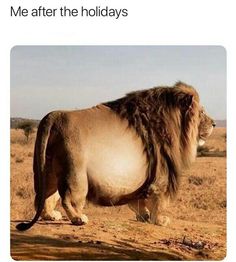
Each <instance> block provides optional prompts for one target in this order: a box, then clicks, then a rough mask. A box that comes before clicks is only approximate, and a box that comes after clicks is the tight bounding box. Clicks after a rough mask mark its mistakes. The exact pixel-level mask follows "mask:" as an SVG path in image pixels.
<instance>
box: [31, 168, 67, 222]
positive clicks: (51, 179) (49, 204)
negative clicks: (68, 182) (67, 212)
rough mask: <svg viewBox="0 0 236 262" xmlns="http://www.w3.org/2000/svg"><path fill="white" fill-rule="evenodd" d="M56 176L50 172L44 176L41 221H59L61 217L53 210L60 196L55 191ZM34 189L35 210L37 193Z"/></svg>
mask: <svg viewBox="0 0 236 262" xmlns="http://www.w3.org/2000/svg"><path fill="white" fill-rule="evenodd" d="M57 181H58V180H57V176H56V174H55V173H53V172H52V170H50V172H48V173H47V175H46V192H45V194H46V195H45V203H44V208H43V211H42V213H41V218H42V219H43V220H61V219H62V215H61V213H60V212H59V211H57V210H55V208H56V205H57V202H58V200H59V199H60V195H59V193H58V191H57ZM37 191H38V190H37V189H36V197H35V208H36V210H37V205H38V198H39V196H38V193H37Z"/></svg>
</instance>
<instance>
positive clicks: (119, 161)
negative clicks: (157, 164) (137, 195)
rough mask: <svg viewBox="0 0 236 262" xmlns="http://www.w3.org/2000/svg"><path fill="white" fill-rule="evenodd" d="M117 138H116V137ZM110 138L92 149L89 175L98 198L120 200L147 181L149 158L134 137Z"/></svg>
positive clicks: (101, 140) (88, 162) (88, 161)
mask: <svg viewBox="0 0 236 262" xmlns="http://www.w3.org/2000/svg"><path fill="white" fill-rule="evenodd" d="M113 135H114V134H113ZM113 135H110V136H108V137H107V136H106V138H104V139H99V140H97V141H96V142H95V141H94V143H93V144H91V145H90V147H89V152H88V155H87V172H88V179H89V184H90V186H92V187H94V188H96V189H97V190H96V191H97V192H96V194H97V197H104V196H105V197H111V198H118V197H121V196H123V195H127V194H130V193H132V192H134V191H136V190H137V189H138V188H140V187H141V186H142V184H143V183H144V182H145V180H146V170H147V163H146V155H145V153H144V152H143V147H142V143H141V141H140V140H139V139H138V138H137V137H134V136H132V135H131V134H127V133H123V136H119V138H118V137H117V136H113Z"/></svg>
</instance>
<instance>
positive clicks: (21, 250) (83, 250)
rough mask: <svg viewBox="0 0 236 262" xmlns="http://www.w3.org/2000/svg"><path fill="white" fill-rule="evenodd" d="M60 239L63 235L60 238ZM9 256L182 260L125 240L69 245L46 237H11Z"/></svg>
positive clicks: (67, 242)
mask: <svg viewBox="0 0 236 262" xmlns="http://www.w3.org/2000/svg"><path fill="white" fill-rule="evenodd" d="M61 236H62V237H63V235H61ZM11 256H12V258H13V259H15V260H22V259H23V260H183V259H184V257H183V256H182V255H180V254H176V253H172V252H170V251H168V252H167V251H163V250H161V249H158V248H157V249H156V250H155V251H151V252H150V251H147V250H144V249H141V248H137V247H134V246H133V244H132V242H131V241H129V240H126V239H121V240H117V241H116V244H109V243H106V242H103V241H102V242H100V241H88V242H84V241H83V242H82V241H71V240H64V239H60V238H51V237H47V236H35V235H34V236H31V235H28V234H27V235H26V234H24V233H22V234H21V233H15V232H13V233H12V234H11Z"/></svg>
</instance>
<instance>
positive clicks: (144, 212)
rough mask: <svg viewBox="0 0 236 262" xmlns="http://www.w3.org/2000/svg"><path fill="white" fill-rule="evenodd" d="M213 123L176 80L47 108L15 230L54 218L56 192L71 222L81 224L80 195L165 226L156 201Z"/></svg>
mask: <svg viewBox="0 0 236 262" xmlns="http://www.w3.org/2000/svg"><path fill="white" fill-rule="evenodd" d="M213 126H215V123H214V121H213V120H212V119H211V118H210V117H209V116H207V115H206V114H205V112H204V110H203V108H202V107H201V106H200V104H199V96H198V94H197V92H196V91H195V89H194V88H193V87H191V86H188V85H186V84H184V83H182V82H178V83H176V84H175V85H174V86H173V87H155V88H152V89H149V90H143V91H137V92H133V93H130V94H128V95H126V96H125V97H123V98H120V99H118V100H115V101H112V102H108V103H104V104H101V105H98V106H96V107H92V108H90V109H85V110H78V111H55V112H51V113H49V114H48V115H46V116H45V117H44V118H43V119H42V121H41V122H40V124H39V128H38V132H37V138H36V143H35V151H34V167H33V169H34V188H35V192H36V197H35V207H36V210H37V212H36V215H35V217H34V218H33V220H32V221H30V222H28V223H20V224H18V225H17V228H18V229H19V230H26V229H29V228H30V227H31V226H32V225H33V224H34V223H35V222H36V221H37V220H38V218H39V216H40V215H41V216H42V218H43V219H51V220H57V219H60V218H61V214H60V212H58V211H56V210H54V209H55V206H56V203H57V200H58V199H59V197H61V199H62V205H63V207H64V209H65V211H66V214H67V215H68V217H69V219H70V220H71V222H72V223H73V224H75V225H82V224H85V223H87V222H88V218H87V216H86V215H85V214H83V207H84V205H85V201H86V199H88V200H91V201H92V202H94V203H97V204H100V205H106V206H110V205H121V204H127V203H128V204H129V206H130V208H131V209H132V210H134V211H135V213H136V216H137V219H138V220H142V221H149V222H151V223H154V224H158V225H166V224H167V223H168V218H167V217H163V216H161V215H160V212H159V211H160V209H161V206H162V202H163V201H162V200H163V199H168V198H170V197H173V196H174V195H175V193H176V191H177V189H178V181H179V177H180V174H181V170H182V169H183V168H185V167H187V166H189V164H190V163H191V162H192V161H193V160H194V159H195V156H196V151H197V146H198V144H199V143H200V144H202V143H203V142H204V141H205V140H206V138H207V137H208V136H209V135H210V134H211V132H212V129H213ZM58 192H59V194H58Z"/></svg>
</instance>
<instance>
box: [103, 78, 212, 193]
mask: <svg viewBox="0 0 236 262" xmlns="http://www.w3.org/2000/svg"><path fill="white" fill-rule="evenodd" d="M105 105H106V106H108V107H110V108H111V109H112V110H114V111H115V112H116V113H117V114H119V115H120V116H121V118H125V119H127V120H128V122H129V125H130V127H131V128H134V129H135V130H136V132H137V134H138V135H139V136H140V137H141V139H142V141H143V144H144V148H145V152H146V155H147V159H148V171H147V173H148V174H147V177H148V179H147V181H146V183H145V184H144V185H143V187H142V188H141V189H140V192H144V194H147V192H148V188H149V186H150V184H152V183H160V184H166V186H165V189H164V190H165V193H166V194H168V195H170V196H172V195H174V194H175V192H176V191H177V189H178V180H179V176H180V173H181V170H182V169H183V168H184V167H187V166H189V165H190V163H192V161H193V160H194V159H195V157H196V152H197V146H198V145H199V144H201V143H202V142H203V141H205V140H206V138H207V137H208V136H209V135H210V134H211V132H212V129H213V126H214V125H215V124H214V121H213V120H212V119H211V118H210V117H208V116H207V115H206V113H205V112H204V110H203V108H202V106H201V105H200V101H199V95H198V93H197V91H196V90H195V89H194V88H193V87H191V86H189V85H187V84H185V83H182V82H178V83H176V84H175V85H174V86H173V87H154V88H152V89H148V90H143V91H137V92H132V93H129V94H127V95H126V96H125V97H123V98H120V99H118V100H115V101H112V102H108V103H105ZM163 181H164V182H163ZM162 190H163V189H162ZM144 197H145V196H144Z"/></svg>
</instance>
